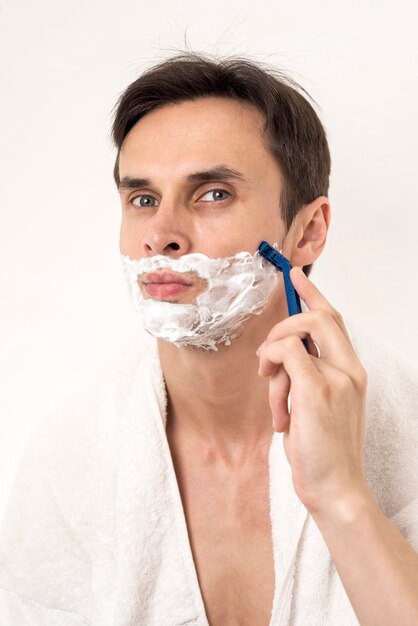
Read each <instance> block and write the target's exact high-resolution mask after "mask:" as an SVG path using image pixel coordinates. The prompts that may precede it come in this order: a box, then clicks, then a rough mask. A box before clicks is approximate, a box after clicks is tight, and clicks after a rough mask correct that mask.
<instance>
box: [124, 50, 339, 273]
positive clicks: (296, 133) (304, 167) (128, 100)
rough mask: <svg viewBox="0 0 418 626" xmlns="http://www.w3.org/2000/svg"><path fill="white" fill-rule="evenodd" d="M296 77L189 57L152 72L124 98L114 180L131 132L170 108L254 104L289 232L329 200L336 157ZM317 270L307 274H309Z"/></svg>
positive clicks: (248, 64) (232, 61) (244, 63)
mask: <svg viewBox="0 0 418 626" xmlns="http://www.w3.org/2000/svg"><path fill="white" fill-rule="evenodd" d="M300 91H302V92H304V93H305V94H306V95H307V96H308V97H310V96H309V94H308V93H307V92H306V91H305V90H304V89H303V88H302V87H300V85H298V84H297V83H296V82H295V81H294V80H293V79H291V78H289V77H288V76H286V75H285V74H284V73H282V72H280V71H278V70H275V69H271V68H269V69H265V68H264V67H263V66H262V65H261V64H260V63H255V62H253V61H250V60H248V59H241V58H236V57H232V58H226V59H221V60H214V59H211V58H209V57H208V56H206V55H202V54H197V53H183V54H178V55H176V56H174V57H172V58H169V59H168V60H166V61H163V62H162V63H159V64H158V65H155V66H154V67H151V68H150V69H148V70H146V71H145V72H144V73H143V74H142V75H141V76H140V77H139V78H137V79H136V80H135V81H134V82H133V83H131V85H129V87H128V88H127V89H126V90H125V91H124V93H123V94H122V95H121V97H120V98H119V100H118V102H117V104H116V106H115V115H114V121H113V127H112V137H113V140H114V142H115V144H116V147H117V150H118V153H117V157H116V162H115V167H114V172H113V173H114V178H115V181H116V184H118V185H119V182H120V181H119V152H120V149H121V146H122V143H123V140H124V139H125V137H126V135H127V134H128V133H129V131H130V130H131V128H132V127H133V126H134V125H135V124H136V122H138V120H140V119H141V118H142V117H143V116H144V115H146V114H147V113H149V112H150V111H152V110H153V109H155V108H156V107H161V106H163V105H165V104H174V103H179V102H184V101H185V100H195V99H197V98H201V97H204V96H222V97H227V98H231V99H233V100H237V101H241V102H246V103H250V104H252V105H253V106H255V107H256V108H257V109H258V110H259V111H260V112H261V113H262V115H263V117H264V129H263V130H264V135H265V137H266V143H267V147H268V149H269V150H270V152H271V154H272V155H273V156H274V157H275V158H276V160H277V163H278V165H279V167H280V169H281V172H282V175H283V192H282V197H281V206H282V219H283V222H284V225H285V229H286V232H287V231H288V230H289V228H290V227H291V225H292V223H293V220H294V218H295V216H296V215H297V213H298V211H299V210H300V209H301V208H302V206H303V205H304V204H308V203H310V202H312V201H313V200H315V198H317V197H318V196H326V195H327V194H328V187H329V175H330V168H331V159H330V153H329V147H328V142H327V138H326V134H325V130H324V127H323V126H322V124H321V122H320V120H319V118H318V116H317V114H316V113H315V111H314V109H313V107H312V106H311V104H310V103H309V102H308V100H307V99H306V98H305V97H304V96H303V95H302V94H301V93H300ZM311 269H312V264H311V265H306V266H305V267H304V268H303V270H304V272H305V274H306V275H307V276H308V275H309V273H310V271H311Z"/></svg>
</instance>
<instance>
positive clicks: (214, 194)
mask: <svg viewBox="0 0 418 626" xmlns="http://www.w3.org/2000/svg"><path fill="white" fill-rule="evenodd" d="M230 197H231V194H230V193H229V192H228V191H225V190H224V189H211V190H210V191H207V192H206V193H205V194H204V195H203V196H201V197H200V198H199V200H200V201H201V202H220V201H221V200H227V199H228V198H230Z"/></svg>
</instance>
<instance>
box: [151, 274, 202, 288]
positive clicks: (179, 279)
mask: <svg viewBox="0 0 418 626" xmlns="http://www.w3.org/2000/svg"><path fill="white" fill-rule="evenodd" d="M141 282H142V283H143V284H144V285H150V284H154V285H166V284H176V285H185V286H187V287H192V286H193V283H192V282H190V280H187V278H185V277H184V276H182V275H181V274H175V273H174V272H151V273H150V274H143V275H142V277H141Z"/></svg>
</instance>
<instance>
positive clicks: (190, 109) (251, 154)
mask: <svg viewBox="0 0 418 626" xmlns="http://www.w3.org/2000/svg"><path fill="white" fill-rule="evenodd" d="M119 176H120V180H121V186H120V194H121V201H122V223H121V232H120V251H121V253H122V254H124V255H128V256H130V257H131V258H133V259H140V258H143V257H150V256H154V255H158V254H162V255H166V256H169V257H171V258H178V257H179V256H182V255H185V254H191V253H195V252H201V253H204V254H206V255H208V256H210V257H213V258H219V257H226V256H233V255H235V254H236V253H237V252H241V251H248V252H251V253H254V252H255V251H256V250H257V248H258V246H259V244H260V242H261V241H262V240H263V239H265V240H267V241H269V242H270V243H274V242H280V241H281V240H282V237H283V234H284V226H283V223H282V220H281V217H280V195H281V190H282V176H281V173H280V170H279V167H278V165H277V163H276V161H275V159H274V158H273V157H272V155H271V154H270V153H269V152H268V151H267V149H266V147H265V145H264V143H263V137H262V119H261V116H260V114H259V112H258V111H257V110H256V109H255V108H253V107H250V106H247V105H242V104H240V103H237V102H234V101H232V100H230V99H226V98H214V97H210V98H209V97H208V98H201V99H198V100H196V101H187V102H184V103H181V104H174V105H166V106H163V107H161V109H157V110H154V111H152V112H151V113H149V114H147V115H146V116H145V117H144V118H142V119H141V120H140V121H139V122H137V124H136V125H135V126H134V127H133V128H132V129H131V131H130V132H129V133H128V135H127V137H126V138H125V141H124V142H123V145H122V148H121V151H120V159H119ZM187 278H189V279H190V280H189V283H193V289H190V285H189V287H187V285H186V286H185V289H183V293H184V295H183V300H181V301H182V302H189V301H192V297H193V298H194V297H195V295H196V294H197V293H198V292H199V285H198V284H197V283H196V281H195V279H194V277H193V276H189V277H186V279H187ZM141 289H143V293H144V295H145V297H163V296H165V297H164V299H170V294H169V293H168V291H167V289H166V290H165V291H164V288H163V289H162V290H160V292H158V289H157V288H155V289H156V291H155V293H154V294H152V293H150V292H149V289H148V290H147V287H146V285H145V287H144V285H141ZM144 289H145V292H144ZM166 292H167V293H166ZM181 293H182V290H181V289H180V291H177V293H176V294H173V297H174V296H176V301H179V296H180V295H181Z"/></svg>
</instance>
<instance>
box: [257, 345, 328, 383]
mask: <svg viewBox="0 0 418 626" xmlns="http://www.w3.org/2000/svg"><path fill="white" fill-rule="evenodd" d="M259 357H260V365H259V371H258V373H259V374H260V376H271V375H273V374H275V373H276V372H277V369H278V367H277V366H278V365H283V367H284V369H285V370H286V372H287V374H288V376H289V378H290V383H291V385H292V384H299V383H300V384H301V385H303V386H304V387H305V390H306V391H307V392H311V391H312V387H314V386H315V384H317V383H318V382H319V380H320V379H321V375H320V373H319V371H318V369H317V368H316V367H315V364H314V361H319V359H315V357H313V356H311V355H310V354H308V353H307V352H306V350H305V346H304V345H303V343H302V342H301V341H300V339H299V337H297V336H296V335H291V336H289V337H285V338H284V339H281V340H279V341H274V342H273V343H271V344H269V345H267V346H265V347H264V348H261V350H260V353H259Z"/></svg>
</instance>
